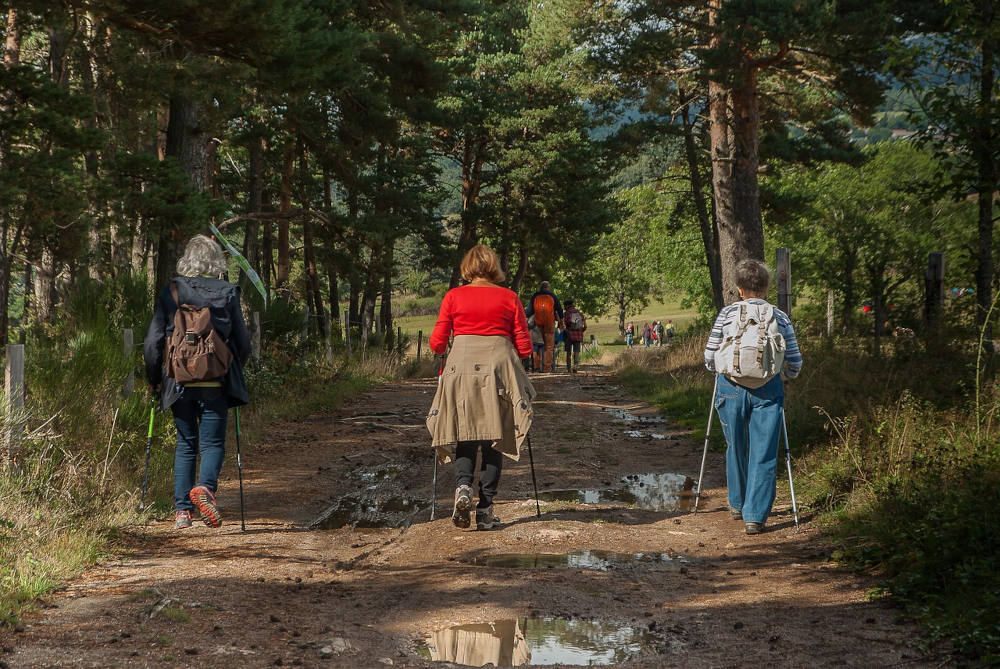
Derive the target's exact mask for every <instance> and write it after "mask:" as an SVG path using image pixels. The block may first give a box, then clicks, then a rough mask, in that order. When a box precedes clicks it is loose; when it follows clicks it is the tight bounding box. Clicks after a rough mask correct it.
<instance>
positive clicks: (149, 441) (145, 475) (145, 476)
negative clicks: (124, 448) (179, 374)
mask: <svg viewBox="0 0 1000 669" xmlns="http://www.w3.org/2000/svg"><path fill="white" fill-rule="evenodd" d="M155 419H156V400H155V399H154V400H153V406H151V407H149V430H148V431H147V432H146V467H145V469H144V470H143V472H142V501H141V502H139V508H140V509H145V508H146V488H147V487H148V485H149V452H150V451H151V450H152V448H153V421H154V420H155Z"/></svg>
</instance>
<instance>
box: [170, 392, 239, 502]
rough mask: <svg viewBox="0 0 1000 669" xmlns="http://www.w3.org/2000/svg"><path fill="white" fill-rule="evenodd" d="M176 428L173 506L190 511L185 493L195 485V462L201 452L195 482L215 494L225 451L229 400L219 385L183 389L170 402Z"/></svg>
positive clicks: (188, 500)
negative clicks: (199, 465)
mask: <svg viewBox="0 0 1000 669" xmlns="http://www.w3.org/2000/svg"><path fill="white" fill-rule="evenodd" d="M170 408H171V410H172V411H173V412H174V425H175V426H176V427H177V450H176V451H174V506H175V507H176V508H177V510H178V511H193V510H194V504H192V503H191V500H190V499H188V493H189V492H191V488H193V487H194V486H195V462H196V460H197V458H198V455H199V453H200V454H201V467H200V469H198V485H203V486H205V487H206V488H208V489H209V490H211V491H212V493H213V494H214V493H215V490H216V488H217V487H218V485H219V470H221V469H222V458H223V456H224V455H225V452H226V418H227V414H228V412H229V403H228V402H227V401H226V396H225V394H223V392H222V388H185V389H184V392H183V393H182V394H181V396H180V397H178V398H177V401H176V402H174V403H173V405H171V407H170Z"/></svg>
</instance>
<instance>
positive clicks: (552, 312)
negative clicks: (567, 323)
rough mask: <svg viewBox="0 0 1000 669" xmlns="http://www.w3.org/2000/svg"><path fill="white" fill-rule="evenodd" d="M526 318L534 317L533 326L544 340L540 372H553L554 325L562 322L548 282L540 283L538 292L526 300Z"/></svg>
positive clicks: (561, 313)
mask: <svg viewBox="0 0 1000 669" xmlns="http://www.w3.org/2000/svg"><path fill="white" fill-rule="evenodd" d="M527 314H528V316H534V317H535V325H537V326H539V327H540V328H541V329H542V336H543V337H544V338H545V355H544V356H542V371H543V372H545V371H549V372H554V371H555V369H556V361H555V356H554V353H555V343H556V323H557V322H558V321H560V320H562V317H563V308H562V305H561V304H559V298H558V297H556V294H555V293H553V292H552V287H551V286H550V285H549V282H548V281H542V284H541V286H539V288H538V292H536V293H535V294H534V295H532V296H531V299H530V300H528V309H527Z"/></svg>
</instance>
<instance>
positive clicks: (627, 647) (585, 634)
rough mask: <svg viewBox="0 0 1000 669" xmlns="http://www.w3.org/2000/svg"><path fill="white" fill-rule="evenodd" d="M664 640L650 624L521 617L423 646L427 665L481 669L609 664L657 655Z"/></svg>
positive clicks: (441, 633) (459, 629)
mask: <svg viewBox="0 0 1000 669" xmlns="http://www.w3.org/2000/svg"><path fill="white" fill-rule="evenodd" d="M663 645H664V644H663V639H662V638H661V637H660V636H659V635H658V634H657V633H656V632H655V631H652V630H650V626H647V625H634V624H628V623H619V622H614V621H608V620H577V619H564V618H518V619H511V620H497V621H494V622H489V623H476V624H471V625H456V626H455V627H449V628H446V629H442V630H437V631H435V632H433V633H432V634H431V635H430V636H429V637H428V638H427V640H426V641H424V642H422V643H420V644H418V646H417V653H418V654H419V655H420V656H421V657H423V658H424V659H427V660H434V661H439V662H456V663H458V664H464V665H467V666H473V667H481V666H483V665H485V664H491V663H492V664H493V665H494V666H498V667H501V666H502V667H509V666H514V667H518V666H521V665H524V664H529V663H530V664H532V665H550V664H566V665H572V666H593V665H609V664H618V663H621V662H625V661H627V660H629V659H632V658H635V657H638V656H640V655H655V654H657V653H658V651H659V650H660V649H661V648H662V647H663Z"/></svg>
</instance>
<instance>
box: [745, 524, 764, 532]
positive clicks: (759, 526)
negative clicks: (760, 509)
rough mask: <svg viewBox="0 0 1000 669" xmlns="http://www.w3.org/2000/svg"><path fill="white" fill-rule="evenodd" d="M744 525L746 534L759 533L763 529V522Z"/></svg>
mask: <svg viewBox="0 0 1000 669" xmlns="http://www.w3.org/2000/svg"><path fill="white" fill-rule="evenodd" d="M745 527H746V531H747V534H760V533H761V532H763V531H764V523H747V524H746V526H745Z"/></svg>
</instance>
